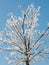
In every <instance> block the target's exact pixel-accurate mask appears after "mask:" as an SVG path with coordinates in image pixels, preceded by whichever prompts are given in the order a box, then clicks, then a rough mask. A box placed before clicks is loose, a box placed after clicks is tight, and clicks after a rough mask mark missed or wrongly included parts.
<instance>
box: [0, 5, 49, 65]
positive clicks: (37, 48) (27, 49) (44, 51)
mask: <svg viewBox="0 0 49 65" xmlns="http://www.w3.org/2000/svg"><path fill="white" fill-rule="evenodd" d="M39 11H40V7H38V8H35V7H34V5H33V4H31V5H30V6H28V8H27V9H26V10H25V11H23V10H21V12H22V16H20V17H16V16H14V15H13V14H12V13H10V14H9V19H8V20H7V23H6V28H5V30H4V31H3V32H1V33H0V45H3V44H5V45H7V47H4V46H3V47H2V46H1V47H0V50H3V51H8V52H10V55H11V57H10V58H8V57H6V59H7V60H8V63H15V65H19V64H21V63H25V64H26V65H30V62H33V63H34V62H40V61H41V60H43V59H44V60H47V59H49V57H48V55H49V46H48V43H49V41H48V40H49V39H48V37H49V32H48V30H49V23H48V27H47V29H46V30H45V31H42V32H41V31H40V30H39V29H40V28H38V27H39V24H38V22H37V21H38V16H39Z"/></svg>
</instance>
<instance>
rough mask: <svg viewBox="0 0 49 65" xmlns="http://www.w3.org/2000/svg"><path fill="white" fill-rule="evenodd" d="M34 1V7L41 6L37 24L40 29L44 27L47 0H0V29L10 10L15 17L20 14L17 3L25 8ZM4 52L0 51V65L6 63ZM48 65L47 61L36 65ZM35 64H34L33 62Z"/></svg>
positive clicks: (47, 15)
mask: <svg viewBox="0 0 49 65" xmlns="http://www.w3.org/2000/svg"><path fill="white" fill-rule="evenodd" d="M31 3H34V5H35V7H38V6H41V9H40V16H39V24H40V29H41V30H42V29H46V28H47V23H48V22H49V0H0V31H3V30H4V28H5V26H6V25H5V24H6V20H7V19H8V13H10V12H12V13H13V14H14V15H16V16H17V17H18V16H20V15H21V12H20V9H19V8H18V6H19V5H22V8H23V9H24V10H25V9H26V8H27V6H28V5H30V4H31ZM5 55H6V52H3V53H1V52H0V65H3V64H4V65H8V64H7V61H6V60H5V59H4V58H5ZM39 64H40V65H49V63H47V62H41V63H37V65H39ZM35 65H36V64H35Z"/></svg>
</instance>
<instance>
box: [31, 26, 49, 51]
mask: <svg viewBox="0 0 49 65" xmlns="http://www.w3.org/2000/svg"><path fill="white" fill-rule="evenodd" d="M48 29H49V27H48V28H47V29H46V30H45V32H44V33H43V34H42V35H41V36H40V37H39V38H38V39H37V40H36V41H35V43H34V45H33V46H32V47H34V46H35V45H36V43H37V42H38V41H39V40H40V39H41V38H42V37H43V36H44V35H45V33H46V32H47V31H48ZM31 49H32V48H30V50H31Z"/></svg>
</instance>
